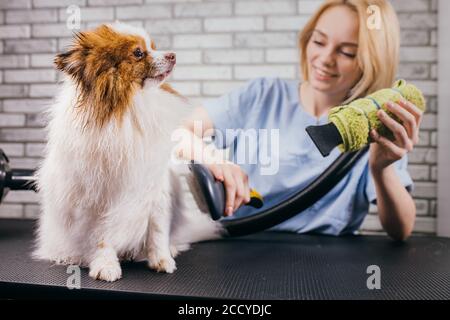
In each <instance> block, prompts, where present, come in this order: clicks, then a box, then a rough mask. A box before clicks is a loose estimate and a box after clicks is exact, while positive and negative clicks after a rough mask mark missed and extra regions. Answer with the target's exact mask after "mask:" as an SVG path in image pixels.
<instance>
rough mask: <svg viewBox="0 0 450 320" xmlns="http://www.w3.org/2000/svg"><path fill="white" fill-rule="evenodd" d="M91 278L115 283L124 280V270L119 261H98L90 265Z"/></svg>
mask: <svg viewBox="0 0 450 320" xmlns="http://www.w3.org/2000/svg"><path fill="white" fill-rule="evenodd" d="M100 260H101V261H100ZM89 276H90V277H91V278H93V279H96V280H104V281H108V282H113V281H116V280H119V279H120V278H122V269H121V268H120V263H119V262H118V261H105V260H104V259H96V260H94V261H92V262H91V263H90V265H89Z"/></svg>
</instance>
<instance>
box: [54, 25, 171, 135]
mask: <svg viewBox="0 0 450 320" xmlns="http://www.w3.org/2000/svg"><path fill="white" fill-rule="evenodd" d="M175 63H176V57H175V53H173V52H162V51H157V50H156V49H155V46H154V44H153V41H151V40H150V38H149V37H148V35H147V34H146V33H145V32H144V31H143V30H142V29H138V28H134V27H131V26H127V25H121V24H116V25H113V27H111V26H107V25H102V26H100V27H98V28H97V29H95V30H93V31H87V32H80V33H78V34H76V36H75V38H74V42H73V44H72V45H71V46H70V47H69V49H68V50H67V51H66V52H64V53H61V54H59V55H57V56H56V58H55V64H56V67H57V68H58V69H59V70H61V71H63V72H64V73H66V74H68V75H69V76H70V77H71V78H72V79H73V80H74V82H75V84H76V85H77V88H78V89H79V99H78V106H79V107H80V110H82V112H83V113H84V114H83V119H84V122H85V124H86V125H87V124H96V125H97V126H99V127H101V126H103V125H104V124H105V123H106V122H107V121H108V120H109V119H110V118H111V117H113V116H115V117H116V118H117V119H118V120H120V119H122V116H123V114H124V113H125V112H126V110H127V109H128V108H130V107H131V101H132V97H133V95H134V94H135V92H136V90H139V89H142V88H144V86H158V85H161V84H162V83H163V81H164V80H165V79H166V78H167V76H168V75H169V74H170V73H171V71H172V69H173V67H174V66H175Z"/></svg>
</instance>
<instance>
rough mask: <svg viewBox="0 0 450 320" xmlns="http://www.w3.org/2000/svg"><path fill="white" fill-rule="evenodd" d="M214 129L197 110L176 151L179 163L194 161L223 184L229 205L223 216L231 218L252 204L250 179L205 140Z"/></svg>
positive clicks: (188, 122) (186, 123)
mask: <svg viewBox="0 0 450 320" xmlns="http://www.w3.org/2000/svg"><path fill="white" fill-rule="evenodd" d="M213 129H214V125H213V122H212V120H211V119H210V118H209V116H208V113H207V111H206V110H205V109H204V108H203V107H198V108H196V109H195V110H194V112H193V113H192V115H191V117H189V118H188V119H187V120H186V121H185V122H184V124H183V128H182V129H180V131H179V132H180V133H181V137H178V138H179V139H180V138H181V140H180V141H179V143H178V144H177V148H176V150H175V152H176V154H177V157H178V158H180V159H187V160H195V161H197V162H199V163H203V164H204V165H205V166H207V167H208V168H209V170H210V171H211V173H212V174H213V176H214V177H215V178H216V179H217V180H220V181H222V182H223V183H224V186H225V194H226V203H225V212H224V215H226V216H231V215H232V214H233V212H234V211H236V210H237V209H238V208H239V207H240V206H241V205H243V204H245V203H248V202H250V187H249V184H248V176H247V174H246V173H245V172H244V171H243V170H242V169H241V167H240V166H238V165H236V164H234V163H232V162H230V161H228V160H227V159H226V158H225V155H224V153H223V152H222V151H221V150H218V149H217V148H216V147H215V146H214V144H213V143H210V144H208V145H206V144H205V142H204V141H203V138H204V137H207V136H210V135H212V134H213V133H214V132H213Z"/></svg>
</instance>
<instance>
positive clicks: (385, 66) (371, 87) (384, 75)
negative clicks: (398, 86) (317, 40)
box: [298, 0, 400, 103]
mask: <svg viewBox="0 0 450 320" xmlns="http://www.w3.org/2000/svg"><path fill="white" fill-rule="evenodd" d="M339 5H343V6H346V7H348V8H350V9H351V10H352V11H354V12H356V13H357V15H358V18H359V35H358V51H357V59H358V60H357V63H358V66H359V68H360V70H361V72H362V76H361V78H360V80H359V81H358V82H357V83H356V84H355V85H354V86H353V88H352V89H351V90H350V92H349V93H348V95H347V99H346V100H345V101H344V103H348V102H350V101H352V100H354V99H357V98H361V97H364V96H366V95H367V94H370V93H372V92H374V91H376V90H379V89H382V88H386V87H390V86H391V85H392V83H393V82H394V79H395V76H396V74H397V67H398V62H399V51H400V27H399V23H398V18H397V14H396V13H395V11H394V9H393V8H392V6H391V4H390V3H389V2H388V1H387V0H327V1H326V2H325V3H324V4H322V5H321V6H320V7H319V9H318V10H317V12H316V13H315V14H314V15H313V16H312V17H311V18H310V20H309V21H308V23H307V24H306V25H305V27H304V28H303V30H302V32H301V33H300V34H299V38H298V46H299V49H300V67H301V72H302V77H303V80H304V81H308V80H309V74H308V68H307V57H306V47H307V45H308V42H309V40H310V38H311V36H312V33H313V31H314V29H315V27H316V24H317V21H318V20H319V18H320V16H321V15H322V14H323V13H324V12H325V11H326V10H328V9H329V8H332V7H335V6H339ZM370 6H376V9H377V10H379V11H378V13H379V15H377V17H379V18H380V21H379V22H380V23H379V28H373V29H369V26H368V23H367V21H368V19H369V17H370V15H371V14H372V13H371V11H370V10H369V7H370ZM371 8H373V7H371Z"/></svg>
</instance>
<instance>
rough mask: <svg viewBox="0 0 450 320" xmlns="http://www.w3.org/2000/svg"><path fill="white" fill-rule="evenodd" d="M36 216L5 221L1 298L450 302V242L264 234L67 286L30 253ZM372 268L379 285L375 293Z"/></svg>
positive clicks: (56, 269)
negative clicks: (165, 270) (157, 266)
mask: <svg viewBox="0 0 450 320" xmlns="http://www.w3.org/2000/svg"><path fill="white" fill-rule="evenodd" d="M34 225H35V222H34V221H21V220H0V294H1V296H2V297H38V298H39V297H41V298H42V297H57V298H63V297H89V298H101V297H116V298H117V297H124V298H126V297H128V298H130V297H131V298H142V297H148V298H158V299H161V298H176V299H179V298H223V299H450V239H447V238H437V237H420V236H416V237H412V238H410V239H409V240H408V241H407V242H406V243H396V242H393V241H392V240H390V239H389V238H387V237H384V236H350V237H327V236H318V235H296V234H287V233H269V232H266V233H260V234H255V235H251V236H246V237H242V238H234V239H233V238H232V239H224V240H220V241H211V242H204V243H199V244H195V245H194V246H193V249H191V250H190V251H188V252H185V253H183V254H181V255H180V256H179V257H177V259H176V261H177V267H178V270H176V271H175V273H173V274H162V273H157V272H154V271H152V270H149V269H148V268H147V267H146V264H145V263H127V264H123V278H122V279H121V280H119V281H117V282H114V283H106V282H102V281H94V280H92V279H91V278H89V277H88V274H87V270H86V269H82V272H81V289H79V290H77V289H72V290H69V289H67V287H66V282H67V279H68V277H69V276H70V274H67V273H66V271H67V268H66V267H65V266H52V265H51V264H50V263H46V262H35V261H33V260H32V259H31V258H30V252H31V246H32V240H33V229H34ZM370 265H376V266H379V268H380V271H381V289H379V290H377V289H373V290H369V289H368V287H367V279H368V278H369V277H370V276H371V274H368V273H367V268H368V266H370Z"/></svg>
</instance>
